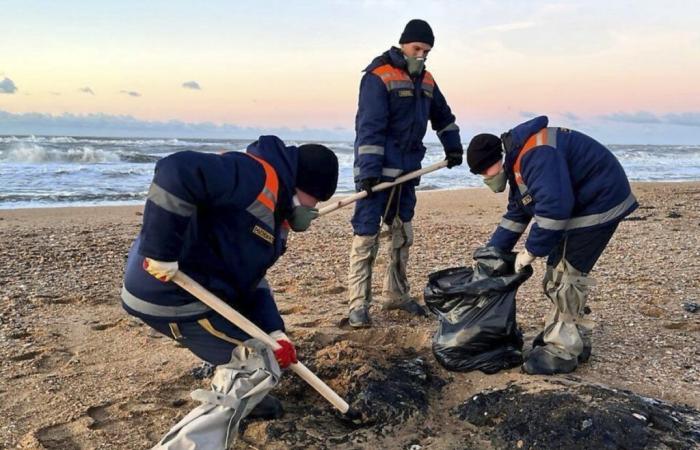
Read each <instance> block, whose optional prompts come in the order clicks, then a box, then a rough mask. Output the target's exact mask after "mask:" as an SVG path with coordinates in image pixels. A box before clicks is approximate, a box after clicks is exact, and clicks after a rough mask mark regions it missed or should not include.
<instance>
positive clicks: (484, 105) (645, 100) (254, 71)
mask: <svg viewBox="0 0 700 450" xmlns="http://www.w3.org/2000/svg"><path fill="white" fill-rule="evenodd" d="M70 3H77V4H80V5H81V6H82V7H83V8H84V9H85V10H86V11H87V12H85V14H84V16H79V15H70V14H69V13H67V12H65V11H64V10H59V11H54V14H53V16H52V15H51V11H43V9H42V11H43V13H44V14H45V15H43V16H42V15H38V14H39V12H37V11H34V15H27V14H24V15H23V13H24V11H23V10H22V8H20V7H19V6H16V11H15V13H14V15H13V11H12V6H10V7H9V8H7V10H6V11H5V13H4V15H3V16H4V19H2V18H0V26H3V29H5V30H6V36H5V37H4V38H3V39H2V42H0V55H2V58H0V81H2V80H3V78H9V79H11V80H12V81H13V83H14V84H15V85H16V86H17V91H16V92H14V93H13V94H11V95H8V94H1V95H0V110H4V111H8V112H11V113H28V112H39V113H47V114H53V115H60V114H63V113H72V114H91V113H103V114H111V115H129V116H133V117H135V118H138V119H141V120H150V121H167V120H181V121H185V122H205V121H210V122H214V123H229V124H236V125H240V126H258V127H261V126H266V127H289V128H300V127H313V128H334V127H342V128H345V129H352V128H353V126H354V116H355V112H356V106H357V90H358V85H359V80H360V77H361V70H362V69H363V68H364V67H365V66H366V65H367V63H369V62H370V61H371V59H372V58H373V57H374V56H376V55H377V54H379V53H381V52H382V51H383V50H386V49H387V48H388V47H389V46H390V45H392V44H395V43H396V41H397V40H398V36H399V34H400V32H401V29H402V28H403V24H404V23H405V22H406V20H407V18H412V17H413V16H414V15H415V11H416V10H415V8H413V9H411V10H408V9H409V8H406V10H403V11H402V12H401V14H399V15H398V17H397V18H396V19H395V20H394V19H392V20H390V21H389V20H387V18H386V17H384V18H382V17H381V15H380V14H374V13H375V12H383V11H392V10H394V9H396V8H397V6H396V5H399V6H398V9H402V8H401V7H402V6H403V5H409V4H413V3H411V2H408V3H404V2H396V1H393V2H392V1H364V2H356V3H353V2H347V1H335V2H330V3H324V2H313V1H306V2H297V3H294V5H292V6H284V5H285V4H284V3H280V4H277V6H276V8H277V9H279V11H275V12H271V11H270V10H274V9H275V8H274V7H271V6H269V5H268V7H263V6H260V7H259V8H258V7H257V6H253V4H247V3H244V4H243V5H244V6H241V7H239V8H236V7H233V6H230V5H229V6H227V7H226V6H225V5H227V4H226V3H221V4H218V3H217V4H218V6H219V7H220V8H221V14H222V16H224V17H225V18H228V19H229V20H230V23H231V24H234V25H235V27H233V28H232V29H229V28H221V24H220V22H223V21H224V18H217V19H216V20H215V19H214V18H213V16H211V15H210V16H206V17H203V16H200V14H204V13H199V12H193V13H191V14H190V15H192V16H193V17H191V18H190V17H188V11H187V10H186V8H184V7H183V6H182V5H179V4H177V2H176V6H174V7H173V9H174V10H176V12H174V13H173V14H174V16H173V17H171V18H169V21H168V20H163V21H155V22H154V20H155V19H151V18H148V19H144V18H142V17H140V16H138V15H136V13H137V12H139V11H138V10H137V11H135V12H133V11H128V8H127V6H133V7H134V8H151V9H152V10H153V11H151V12H152V13H155V12H154V11H155V10H157V6H153V5H147V6H136V5H138V4H137V3H136V2H132V1H126V2H125V3H126V6H124V5H123V4H122V3H120V4H119V6H118V7H119V8H121V9H119V11H120V12H121V13H122V14H127V13H128V14H134V15H133V16H130V17H131V19H128V18H126V19H122V20H123V21H124V23H120V21H119V20H118V19H116V18H110V16H109V15H108V12H105V13H101V12H100V11H98V9H99V8H97V9H95V8H94V7H93V8H89V7H87V6H86V5H87V4H85V3H81V2H75V1H73V2H70ZM155 3H159V2H155ZM620 3H621V4H620V5H617V4H615V5H612V6H607V4H606V3H605V2H582V1H561V2H549V1H533V2H524V1H522V2H521V1H514V2H511V4H510V8H506V7H500V8H499V7H498V6H497V5H494V3H493V2H487V1H483V0H482V1H476V2H474V3H473V4H471V5H472V6H471V7H467V6H465V5H463V4H461V3H460V2H452V1H445V2H435V3H431V4H430V5H429V6H426V7H424V8H423V10H421V13H422V14H421V15H422V16H423V17H425V18H426V19H428V20H429V22H430V23H431V24H432V26H433V28H434V30H435V33H436V46H435V48H434V50H433V53H432V54H431V55H430V58H429V60H428V68H429V69H430V70H431V71H432V72H433V74H434V76H435V79H436V80H437V82H438V84H439V85H440V87H441V89H442V90H443V92H444V93H445V95H446V97H447V100H448V102H449V103H450V105H451V106H452V108H453V110H454V111H455V113H456V115H457V118H458V122H473V121H480V122H487V121H490V120H494V121H495V120H512V119H514V118H517V117H519V116H520V115H521V113H522V112H524V111H532V112H536V113H548V114H554V113H558V114H565V113H570V114H574V115H575V116H578V117H582V118H592V117H596V116H601V115H606V114H613V113H617V112H623V113H628V114H633V113H636V112H639V111H648V112H651V113H653V114H657V115H664V114H673V113H684V112H691V113H697V112H700V89H699V88H698V81H697V80H698V79H700V31H698V29H697V27H696V26H695V27H694V26H692V23H694V22H693V21H692V20H691V19H690V18H689V17H690V16H692V15H693V14H694V12H700V6H696V5H686V9H689V10H688V11H685V12H684V11H683V10H682V9H681V10H679V11H677V12H675V13H672V12H669V8H665V7H660V6H658V5H659V4H658V2H656V3H655V2H653V1H652V2H650V1H640V2H627V1H625V2H620ZM671 3H674V1H673V0H671ZM164 4H167V3H164ZM622 4H625V5H624V6H623V5H622ZM329 5H330V6H329ZM160 6H161V7H162V6H163V5H160ZM295 6H296V7H295ZM668 6H671V5H668ZM56 8H57V7H56ZM105 8H106V9H107V10H109V9H114V8H117V4H116V3H108V4H107V6H106V7H105ZM284 8H289V9H288V10H284ZM392 8H393V9H392ZM596 8H597V10H596ZM630 8H635V9H634V10H632V9H630ZM44 9H45V8H44ZM65 9H66V10H69V9H70V6H69V5H66V7H65ZM212 9H213V8H212ZM125 10H127V13H125V12H124V11H125ZM297 10H302V11H297ZM510 10H513V11H510ZM521 10H522V11H527V13H528V14H527V15H525V16H523V14H521ZM141 13H143V11H141ZM209 13H210V14H211V11H210V12H209ZM495 13H502V14H503V17H498V16H495ZM66 14H68V15H67V16H65V17H62V15H66ZM270 14H272V15H271V16H270ZM285 14H286V15H285ZM324 14H326V15H324ZM331 14H333V15H331ZM37 15H38V16H37ZM377 15H379V17H376V16H377ZM115 17H118V16H116V14H115ZM148 17H150V16H148ZM494 17H495V18H494ZM523 17H525V19H523ZM696 17H697V15H696ZM285 18H287V20H286V21H285V20H284V19H285ZM205 19H206V20H205ZM477 19H480V20H481V22H478V21H477ZM207 20H210V21H212V22H216V23H218V24H219V27H218V28H217V27H216V26H213V25H212V27H211V29H209V28H208V27H207V26H206V24H207V22H206V21H207ZM256 21H257V22H256ZM260 21H262V23H264V24H266V25H270V26H269V27H268V28H267V29H266V28H261V26H260V25H259V22H260ZM267 22H269V23H267ZM289 22H293V23H294V24H295V26H286V27H285V26H279V24H286V23H289ZM326 22H328V23H326ZM482 22H483V23H482ZM95 23H97V24H98V25H99V24H101V25H102V28H99V27H98V25H96V24H95ZM193 24H194V25H195V26H192V25H193ZM173 27H174V28H173ZM103 28H104V29H103ZM358 33H359V34H358ZM186 81H196V82H197V83H199V84H200V85H201V87H202V89H201V90H190V89H184V88H183V87H182V83H184V82H186ZM85 87H89V88H90V89H91V90H92V91H93V92H94V95H92V94H89V93H83V92H80V91H79V90H80V89H81V88H85ZM130 91H133V92H137V93H138V94H139V96H138V97H135V96H129V95H128V94H127V93H126V92H130Z"/></svg>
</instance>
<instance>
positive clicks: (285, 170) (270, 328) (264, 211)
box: [122, 136, 338, 417]
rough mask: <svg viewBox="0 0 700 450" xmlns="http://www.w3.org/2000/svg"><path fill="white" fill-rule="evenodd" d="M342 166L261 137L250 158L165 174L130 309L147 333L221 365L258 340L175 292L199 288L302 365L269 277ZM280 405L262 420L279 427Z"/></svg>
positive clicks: (227, 157) (133, 264)
mask: <svg viewBox="0 0 700 450" xmlns="http://www.w3.org/2000/svg"><path fill="white" fill-rule="evenodd" d="M337 181H338V160H337V158H336V156H335V154H334V153H333V152H332V151H331V150H330V149H328V148H326V147H324V146H321V145H313V144H309V145H302V146H299V147H293V146H291V147H287V146H285V145H284V143H283V142H282V141H281V140H280V139H279V138H277V137H275V136H261V137H260V138H259V140H258V141H256V142H254V143H253V144H251V145H250V146H249V147H248V149H247V151H246V153H242V152H227V153H223V154H220V155H219V154H211V153H199V152H191V151H185V152H179V153H175V154H173V155H170V156H168V157H166V158H163V159H161V160H160V161H158V163H157V164H156V169H155V175H154V177H153V183H152V184H151V187H150V190H149V192H148V199H147V201H146V207H145V210H144V215H143V227H142V229H141V233H140V234H139V236H138V238H137V239H136V241H135V242H134V244H133V245H132V247H131V250H130V252H129V258H128V261H127V266H126V274H125V278H124V287H123V289H122V305H123V307H124V309H126V311H127V312H128V313H129V314H131V315H133V316H136V317H139V318H141V319H142V320H143V321H144V322H145V323H146V324H147V325H149V326H150V327H152V328H154V329H156V330H157V331H159V332H160V333H162V334H164V335H166V336H167V337H169V338H172V339H175V340H177V341H178V342H180V343H181V344H182V345H183V346H185V347H187V348H188V349H189V350H190V351H191V352H192V353H194V354H195V355H196V356H198V357H199V358H200V359H202V360H204V361H206V362H208V363H210V364H212V365H214V366H217V365H222V364H226V363H228V362H229V361H230V360H231V353H232V351H233V349H234V347H235V346H237V345H240V344H241V343H242V342H244V341H246V340H248V339H250V337H249V336H248V335H247V334H246V333H244V332H243V331H242V330H240V329H239V328H237V327H236V326H234V325H233V324H231V323H230V322H228V321H227V320H226V319H225V318H223V317H222V316H221V315H219V314H218V313H216V312H215V311H213V310H211V309H210V308H209V307H208V306H207V305H205V304H204V303H201V302H199V301H198V300H197V299H196V298H195V297H193V296H192V295H190V294H189V293H188V292H186V291H185V290H184V289H182V288H180V287H179V286H178V285H176V284H175V283H168V282H167V281H169V280H170V279H171V278H172V277H173V276H174V275H175V273H176V272H177V271H178V270H179V269H182V271H183V272H184V273H186V274H187V275H189V276H190V277H192V278H193V279H194V280H195V281H197V282H199V283H200V284H201V285H203V286H204V287H205V288H207V289H208V290H210V291H211V292H213V293H214V294H215V295H217V296H218V297H220V298H222V299H224V301H226V302H227V303H229V304H230V305H231V306H232V307H233V308H234V309H235V310H237V311H238V312H239V313H241V314H242V315H244V316H245V317H247V318H248V319H249V320H250V321H252V322H253V323H254V324H255V325H257V326H258V327H259V328H261V329H262V330H263V331H265V332H266V333H268V334H270V335H271V336H272V337H273V338H274V339H276V340H277V342H278V343H279V344H280V346H281V348H280V349H278V350H277V351H276V352H275V357H276V359H277V360H278V363H279V365H280V367H282V368H286V367H287V366H289V365H290V364H291V363H293V362H296V350H295V348H294V345H293V344H292V343H291V341H290V340H289V338H288V337H287V336H286V335H285V333H284V322H283V321H282V318H281V316H280V314H279V312H278V311H277V306H276V305H275V301H274V299H273V296H272V291H271V290H270V286H269V285H268V284H267V281H266V280H265V273H266V272H267V270H268V269H269V268H270V267H271V266H272V265H273V264H274V263H275V261H276V260H277V259H278V258H279V257H280V255H282V253H283V252H284V251H285V248H286V242H287V234H288V231H289V229H290V228H291V229H292V230H294V231H304V230H306V229H307V228H308V227H309V225H310V223H311V221H312V220H313V219H315V218H316V217H318V210H316V209H315V206H316V204H317V202H318V201H320V200H328V199H329V198H330V197H331V196H332V195H333V193H334V192H335V189H336V184H337ZM281 411H282V408H281V404H280V403H279V401H278V400H277V399H274V398H273V397H271V396H267V397H265V399H264V400H263V401H262V402H261V403H260V404H258V406H257V407H256V409H254V410H253V412H252V413H251V416H252V417H276V416H278V415H279V414H280V413H281Z"/></svg>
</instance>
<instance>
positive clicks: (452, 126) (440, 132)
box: [437, 122, 459, 137]
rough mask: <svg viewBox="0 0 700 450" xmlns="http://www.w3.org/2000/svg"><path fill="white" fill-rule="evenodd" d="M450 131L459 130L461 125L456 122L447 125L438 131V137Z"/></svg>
mask: <svg viewBox="0 0 700 450" xmlns="http://www.w3.org/2000/svg"><path fill="white" fill-rule="evenodd" d="M448 131H459V127H458V126H457V124H456V123H454V122H452V123H451V124H449V125H447V126H446V127H445V128H443V129H442V130H440V131H438V132H437V135H438V137H440V136H441V135H442V134H443V133H446V132H448Z"/></svg>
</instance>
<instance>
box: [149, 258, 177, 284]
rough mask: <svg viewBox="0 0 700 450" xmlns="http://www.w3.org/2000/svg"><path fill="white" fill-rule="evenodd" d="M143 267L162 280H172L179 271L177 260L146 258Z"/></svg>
mask: <svg viewBox="0 0 700 450" xmlns="http://www.w3.org/2000/svg"><path fill="white" fill-rule="evenodd" d="M143 268H144V270H145V271H146V272H148V273H150V274H151V275H153V276H154V277H156V278H158V279H159V280H160V281H163V282H165V281H170V279H171V278H172V277H174V276H175V274H176V273H177V271H178V264H177V261H158V260H156V259H151V258H145V259H144V260H143Z"/></svg>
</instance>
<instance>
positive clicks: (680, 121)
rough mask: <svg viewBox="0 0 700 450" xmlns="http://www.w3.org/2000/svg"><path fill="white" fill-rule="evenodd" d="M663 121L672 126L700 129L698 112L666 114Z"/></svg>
mask: <svg viewBox="0 0 700 450" xmlns="http://www.w3.org/2000/svg"><path fill="white" fill-rule="evenodd" d="M663 119H664V121H666V122H667V123H671V124H674V125H684V126H688V127H700V111H694V112H683V113H671V114H666V115H664V116H663Z"/></svg>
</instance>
